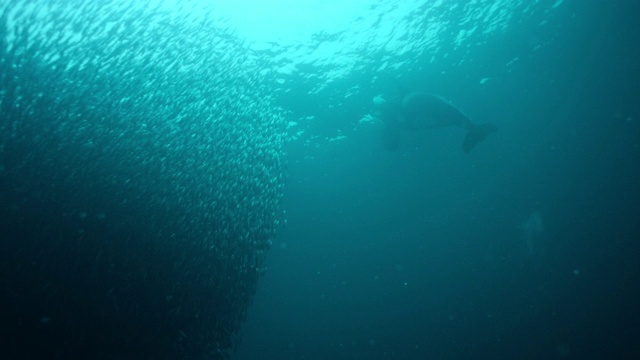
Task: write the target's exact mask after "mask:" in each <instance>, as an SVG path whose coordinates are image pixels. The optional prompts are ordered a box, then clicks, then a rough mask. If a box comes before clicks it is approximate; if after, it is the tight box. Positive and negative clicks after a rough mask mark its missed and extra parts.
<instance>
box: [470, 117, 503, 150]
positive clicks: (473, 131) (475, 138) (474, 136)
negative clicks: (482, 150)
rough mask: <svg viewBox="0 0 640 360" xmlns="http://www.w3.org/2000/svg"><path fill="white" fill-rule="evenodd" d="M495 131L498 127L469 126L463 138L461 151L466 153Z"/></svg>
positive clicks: (488, 124) (488, 125)
mask: <svg viewBox="0 0 640 360" xmlns="http://www.w3.org/2000/svg"><path fill="white" fill-rule="evenodd" d="M496 131H498V127H497V126H495V125H493V124H490V123H486V124H480V125H472V126H470V127H469V129H468V131H467V134H466V135H465V137H464V142H463V143H462V149H463V150H464V152H465V153H468V152H469V151H471V149H473V148H474V147H475V146H476V145H478V144H479V143H480V142H482V141H483V140H484V139H486V138H487V136H489V134H491V133H494V132H496Z"/></svg>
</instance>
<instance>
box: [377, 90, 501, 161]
mask: <svg viewBox="0 0 640 360" xmlns="http://www.w3.org/2000/svg"><path fill="white" fill-rule="evenodd" d="M376 105H377V109H376V112H375V114H376V116H377V117H379V118H380V119H382V121H383V122H384V127H385V129H384V134H383V141H384V145H385V147H386V148H387V149H388V150H390V151H393V150H396V149H397V148H398V147H399V144H400V138H401V133H402V132H403V131H419V130H423V129H437V128H443V127H450V126H458V127H462V128H463V129H465V130H466V135H465V137H464V141H463V143H462V149H463V150H464V152H465V153H468V152H469V151H471V149H473V148H474V147H475V146H476V145H478V144H479V143H480V142H482V141H483V140H484V139H486V137H487V136H488V135H489V134H490V133H493V132H496V131H497V130H498V128H497V127H496V126H495V125H493V124H490V123H485V124H478V125H476V124H473V123H472V122H471V120H470V119H469V117H468V116H467V115H466V114H464V113H463V112H462V111H461V110H460V109H458V108H457V107H455V106H453V105H452V104H451V103H450V102H448V101H447V100H445V99H443V98H442V97H440V96H437V95H434V94H429V93H426V92H411V93H408V94H407V95H405V96H403V97H401V98H397V99H392V100H391V101H380V99H379V100H378V102H377V104H376Z"/></svg>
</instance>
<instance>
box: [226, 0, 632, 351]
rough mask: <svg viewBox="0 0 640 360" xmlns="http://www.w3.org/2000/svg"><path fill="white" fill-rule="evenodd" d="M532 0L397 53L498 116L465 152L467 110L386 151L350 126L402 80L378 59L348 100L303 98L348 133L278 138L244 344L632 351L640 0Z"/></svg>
mask: <svg viewBox="0 0 640 360" xmlns="http://www.w3.org/2000/svg"><path fill="white" fill-rule="evenodd" d="M537 6H538V7H543V6H545V5H544V4H538V5H537ZM532 12H533V14H529V15H530V16H528V15H527V14H519V15H514V16H515V17H516V18H514V19H513V20H512V21H511V22H510V23H509V28H508V29H506V30H505V31H504V32H503V33H500V34H494V35H491V36H488V37H487V38H486V39H484V41H478V43H475V44H473V45H472V46H470V47H469V48H468V49H465V51H459V52H456V51H455V50H447V51H450V52H449V54H448V56H447V57H443V58H442V59H440V58H438V55H439V54H432V55H433V56H435V57H436V60H433V59H432V58H431V56H429V55H427V54H422V56H421V57H419V58H416V59H414V60H413V61H415V63H414V64H413V66H410V67H409V68H402V69H400V70H397V71H396V70H389V72H390V73H391V74H392V75H391V76H392V77H395V78H396V79H397V81H398V82H399V83H401V84H402V85H401V86H403V87H406V88H408V89H409V90H412V91H429V92H432V93H436V94H441V95H443V96H446V97H447V98H449V99H451V100H452V101H453V102H454V103H455V104H456V105H457V106H459V107H461V108H463V109H464V110H465V111H466V113H467V114H468V115H469V116H470V117H471V119H472V120H474V121H478V122H486V121H491V122H493V123H495V124H497V125H498V127H499V131H498V132H497V133H496V134H494V135H491V136H490V137H489V138H487V139H486V140H485V141H484V142H483V143H481V144H479V145H478V147H477V148H476V149H474V150H472V151H471V153H469V154H464V153H463V152H462V149H461V143H462V136H463V131H462V130H461V129H442V130H434V131H427V132H421V133H419V134H416V135H415V136H413V137H410V138H409V139H403V140H406V142H404V143H401V145H400V148H399V149H398V150H397V151H396V152H392V153H389V152H386V151H385V150H384V149H382V146H380V144H379V139H378V134H377V132H376V131H377V130H378V129H377V128H374V125H371V126H370V127H366V125H364V126H358V127H357V129H356V130H354V131H353V132H350V130H349V128H348V126H349V125H345V124H347V123H348V124H351V123H352V122H353V120H354V119H357V118H358V115H362V114H366V113H367V111H370V110H369V109H370V108H371V106H372V105H371V98H372V97H373V95H375V94H376V93H385V92H387V93H389V92H391V93H393V92H396V91H397V86H398V85H396V84H394V82H392V81H389V80H387V79H385V78H381V80H380V81H379V82H378V83H376V84H374V85H370V82H368V81H366V80H365V81H364V84H363V85H362V92H364V93H367V95H371V96H358V95H355V96H354V97H355V98H356V99H355V100H352V101H342V100H341V103H342V104H345V106H346V107H347V109H340V110H338V109H332V110H327V111H326V112H324V113H320V114H318V110H317V107H314V106H313V105H312V104H306V103H305V104H304V105H300V108H299V109H297V111H299V112H300V113H310V114H315V115H316V116H317V117H318V118H322V120H325V119H327V122H325V123H322V122H318V125H317V129H314V131H316V132H317V133H319V134H322V135H325V134H326V133H330V132H331V131H334V130H335V128H336V127H339V126H344V128H343V129H346V130H344V131H345V133H346V134H347V135H346V136H347V139H345V140H343V141H340V142H335V143H330V144H329V145H326V146H321V147H317V148H311V149H310V148H309V147H304V146H301V145H300V144H297V143H294V144H290V145H289V147H288V152H287V153H288V159H289V169H288V170H289V174H288V180H287V183H286V191H285V198H284V204H283V207H284V208H285V209H286V211H287V219H288V222H287V225H286V226H285V227H284V228H283V229H282V230H281V231H280V232H279V234H278V235H277V237H276V240H275V242H274V246H273V249H272V250H271V252H270V254H269V256H268V260H267V266H268V270H267V272H266V274H265V276H264V277H263V278H262V279H261V282H260V284H259V286H258V292H257V295H256V297H255V299H254V304H253V306H252V308H251V310H250V311H249V316H248V320H247V322H246V323H245V325H244V326H243V328H242V333H243V342H242V345H241V346H240V349H239V351H238V352H237V353H236V355H235V358H236V359H557V358H562V359H604V358H611V359H614V358H615V359H637V358H638V357H640V346H639V345H638V343H640V342H639V341H638V340H639V339H640V332H639V330H638V325H640V311H639V310H638V306H637V304H638V303H639V300H640V292H639V291H640V282H639V280H638V279H639V278H638V276H639V270H640V269H639V266H640V262H639V261H638V259H639V255H640V244H639V243H638V239H639V234H640V232H639V230H640V229H639V227H640V225H639V224H640V222H639V214H640V205H639V202H640V192H639V191H638V184H639V181H640V172H639V171H638V164H640V162H639V160H640V158H639V155H640V123H639V122H638V121H639V118H638V115H639V111H640V98H639V94H640V77H639V75H638V74H640V48H639V47H638V46H637V45H636V43H637V42H638V38H639V36H640V26H639V25H638V24H637V21H636V20H635V17H636V15H637V14H638V9H636V8H635V6H633V5H631V4H630V3H624V4H623V3H620V2H618V3H609V2H607V3H605V2H598V1H580V2H565V3H563V4H561V5H560V6H559V7H558V8H557V9H555V10H554V11H553V12H551V13H545V14H542V15H541V14H540V13H536V12H535V11H532ZM535 14H538V15H535ZM451 16H453V15H451ZM536 16H539V17H540V18H544V17H545V16H547V17H548V18H547V19H546V21H545V24H544V25H539V24H538V22H537V21H538V20H539V19H540V18H536ZM450 21H451V22H455V21H456V19H455V18H451V19H450ZM443 51H444V50H443ZM515 55H517V56H518V59H517V60H515V61H514V62H513V63H510V60H511V59H512V58H514V57H515ZM462 58H464V59H466V60H464V61H462ZM363 72H366V73H372V74H376V75H379V74H378V73H376V72H375V69H367V68H364V69H363ZM350 76H351V78H350V79H346V80H344V82H345V83H356V82H359V81H363V79H362V77H364V76H362V73H361V72H360V73H355V74H352V75H350ZM382 76H387V75H382ZM483 78H489V79H488V81H486V82H485V83H483V84H481V83H480V82H479V80H480V79H483ZM372 88H373V89H372ZM334 91H335V92H336V93H340V92H341V91H343V92H346V86H345V87H342V88H340V85H335V89H334ZM336 98H339V95H337V96H336V97H334V98H332V99H325V98H321V99H320V100H319V101H321V102H323V103H331V102H332V101H336V100H335V99H336ZM291 101H293V99H291ZM326 123H330V124H331V125H332V126H326ZM327 136H330V135H327Z"/></svg>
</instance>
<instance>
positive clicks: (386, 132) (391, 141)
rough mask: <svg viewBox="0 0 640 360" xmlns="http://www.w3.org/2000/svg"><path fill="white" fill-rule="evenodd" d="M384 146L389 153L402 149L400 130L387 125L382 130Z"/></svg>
mask: <svg viewBox="0 0 640 360" xmlns="http://www.w3.org/2000/svg"><path fill="white" fill-rule="evenodd" d="M382 144H383V145H384V148H385V149H387V150H388V151H396V150H398V147H400V129H399V128H398V126H395V125H392V124H385V125H384V127H383V129H382Z"/></svg>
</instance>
